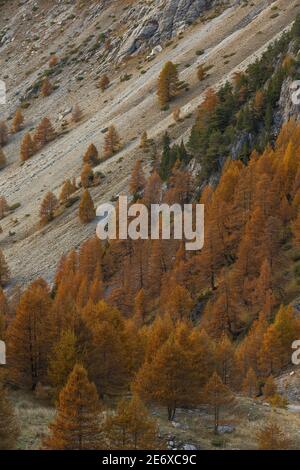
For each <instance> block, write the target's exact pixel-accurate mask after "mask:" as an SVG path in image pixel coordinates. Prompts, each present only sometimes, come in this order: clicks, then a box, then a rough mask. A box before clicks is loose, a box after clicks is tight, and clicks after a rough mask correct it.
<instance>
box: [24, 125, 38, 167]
mask: <svg viewBox="0 0 300 470" xmlns="http://www.w3.org/2000/svg"><path fill="white" fill-rule="evenodd" d="M35 150H36V148H35V144H34V142H33V140H32V138H31V135H30V133H29V132H28V133H27V134H25V135H24V137H23V139H22V142H21V149H20V157H21V161H22V162H24V161H26V160H28V158H30V157H32V156H33V155H34V153H35Z"/></svg>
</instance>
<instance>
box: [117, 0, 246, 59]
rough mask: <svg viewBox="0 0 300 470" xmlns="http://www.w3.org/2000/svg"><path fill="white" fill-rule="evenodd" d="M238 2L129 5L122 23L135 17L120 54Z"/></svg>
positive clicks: (171, 0) (174, 0)
mask: <svg viewBox="0 0 300 470" xmlns="http://www.w3.org/2000/svg"><path fill="white" fill-rule="evenodd" d="M233 3H235V4H237V3H239V2H236V1H231V0H157V1H156V2H154V5H153V4H151V6H145V5H143V4H140V3H138V4H136V5H134V6H132V7H131V8H130V9H129V10H128V11H127V14H126V15H125V17H124V23H128V22H129V21H131V20H137V25H136V26H135V27H133V29H131V30H129V31H128V33H127V35H126V36H127V37H126V39H125V41H124V44H123V45H122V47H121V51H120V55H121V56H123V55H128V54H132V53H134V52H136V51H137V50H140V49H142V48H145V47H149V45H151V46H155V45H157V44H159V43H160V42H163V41H166V40H168V39H170V38H172V37H173V36H175V35H176V34H177V33H178V32H180V31H182V30H183V29H185V27H186V26H188V25H191V24H193V23H194V22H195V21H196V20H197V19H198V18H199V17H201V15H203V14H204V13H206V12H207V11H208V10H210V9H213V8H215V9H216V10H215V13H216V12H217V11H218V10H217V8H226V7H227V6H230V5H231V4H233Z"/></svg>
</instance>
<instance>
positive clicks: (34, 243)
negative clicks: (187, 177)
mask: <svg viewBox="0 0 300 470" xmlns="http://www.w3.org/2000/svg"><path fill="white" fill-rule="evenodd" d="M118 3H119V2H113V1H112V2H101V3H100V4H98V2H92V3H91V5H90V6H89V7H88V8H86V7H85V6H84V4H83V2H57V4H56V5H52V6H49V2H38V4H36V5H35V3H34V2H31V1H28V2H22V6H18V7H17V6H16V3H15V2H9V5H8V6H2V9H3V11H4V12H5V13H4V14H3V15H1V22H2V24H1V30H2V33H1V36H2V40H1V42H2V47H1V56H0V60H1V69H2V70H3V71H4V72H3V73H2V75H3V77H2V78H4V79H5V81H6V84H7V90H8V100H7V106H6V107H2V109H1V115H2V117H4V118H8V119H10V118H11V116H12V115H13V113H14V111H15V110H16V108H17V107H18V106H19V105H20V103H21V106H22V107H23V108H24V115H25V128H24V130H23V131H21V132H20V133H18V134H17V135H15V136H11V138H10V141H9V144H8V145H7V146H6V147H5V153H6V156H7V159H8V162H9V165H8V166H7V167H6V168H5V169H4V170H2V172H1V181H0V193H1V195H4V196H5V197H6V198H7V200H8V202H9V204H10V205H15V204H19V203H20V207H19V208H17V209H16V210H15V211H14V213H13V215H12V216H8V217H6V218H5V219H4V220H3V221H2V224H1V225H2V228H3V234H2V235H1V245H2V247H3V249H4V250H5V254H6V256H7V259H8V262H9V265H10V266H11V270H12V277H13V282H20V283H24V282H27V281H28V280H30V279H33V278H35V277H36V276H38V275H41V276H43V277H45V278H46V279H48V280H51V278H52V275H53V271H54V268H55V265H56V262H57V260H58V259H59V257H60V256H61V255H62V254H63V253H65V252H66V251H68V250H69V249H70V248H72V247H77V246H79V244H80V243H81V242H82V241H83V240H84V239H86V238H87V237H89V236H90V235H92V234H93V232H94V229H95V227H94V225H93V224H90V225H89V226H85V227H82V226H80V225H79V224H78V220H77V204H75V205H74V206H72V207H71V208H69V209H68V210H66V211H65V212H64V213H63V214H62V215H60V216H59V217H57V218H56V219H55V221H53V223H51V224H50V225H49V226H47V227H46V228H44V229H40V228H38V227H37V225H36V224H37V221H38V207H39V204H40V202H41V199H42V197H43V196H44V194H45V193H46V192H47V191H49V190H51V191H54V192H55V193H56V194H58V193H59V190H60V188H61V185H62V183H63V181H64V179H66V178H71V177H78V176H79V174H80V169H81V158H82V155H83V153H84V151H85V150H86V147H87V146H88V144H90V143H92V142H93V143H94V144H95V145H96V146H97V147H98V148H99V150H100V153H101V151H102V147H103V139H104V131H105V129H106V128H107V126H108V125H110V124H111V123H114V124H115V125H116V127H117V129H118V131H119V133H120V135H121V137H122V138H123V141H124V144H125V146H124V149H123V150H122V151H121V152H120V153H119V154H118V155H116V156H115V157H113V158H111V159H109V160H107V161H105V162H104V163H102V164H101V165H100V166H99V168H96V170H100V171H101V172H102V173H103V174H104V175H105V178H104V179H103V181H102V182H101V185H100V187H98V188H95V189H92V194H93V198H94V201H95V203H96V204H97V203H100V202H102V201H109V200H110V198H111V197H112V195H114V194H116V193H119V192H120V191H124V190H125V191H126V187H127V182H128V177H129V174H130V171H131V167H132V163H133V162H134V161H135V160H136V158H137V155H138V153H139V150H138V143H139V136H140V135H141V133H142V132H143V131H144V130H147V131H148V134H149V136H150V137H151V138H154V139H155V140H156V141H157V143H158V145H160V138H161V135H162V133H163V132H164V131H165V130H166V129H168V128H170V126H172V123H173V118H172V108H173V107H174V106H176V107H177V106H180V107H181V108H182V115H183V116H184V117H185V119H184V121H183V122H182V123H181V124H180V125H178V126H175V127H171V128H170V134H171V137H172V139H174V140H176V139H179V138H180V137H181V136H185V135H187V132H188V130H189V128H190V127H191V125H192V123H193V116H192V113H193V111H194V110H195V109H196V108H197V106H198V105H199V103H200V102H201V100H202V99H203V96H202V94H203V92H204V91H205V90H206V89H207V87H208V86H210V85H216V86H219V85H220V84H221V83H223V82H224V81H225V80H226V79H227V78H228V77H230V76H231V75H232V74H233V73H234V72H235V71H237V70H241V69H244V68H245V67H246V66H247V64H249V63H250V62H251V61H253V60H254V59H255V58H256V57H257V56H259V55H260V54H261V53H262V51H263V50H264V49H265V48H266V47H267V46H268V43H269V41H272V40H274V38H275V37H276V36H277V35H278V34H280V33H281V32H282V31H283V29H285V28H288V27H289V26H290V24H291V22H292V20H293V19H294V17H295V14H296V11H297V9H298V5H297V2H296V1H293V2H289V3H288V5H287V4H286V2H284V1H278V2H276V8H277V9H276V10H274V8H275V7H274V5H273V2H267V1H255V2H248V3H247V4H245V2H241V4H240V2H233V3H232V5H231V6H230V5H229V4H228V3H229V2H200V1H199V2H175V1H169V2H149V5H148V6H147V5H144V3H138V2H124V7H123V8H124V10H123V13H122V15H121V16H120V15H119V9H118V5H117V4H118ZM221 4H222V5H221ZM209 7H212V9H209ZM161 11H162V12H163V15H160V14H159V13H158V12H161ZM274 11H276V14H274ZM117 13H118V14H117ZM157 17H159V20H157V21H158V23H155V21H156V20H155V18H157ZM166 18H168V19H169V20H170V23H168V21H166ZM171 19H172V22H171ZM134 22H136V23H138V24H139V25H144V26H145V29H146V32H145V31H144V32H143V29H142V27H141V26H136V27H134ZM191 23H192V24H191ZM149 24H150V25H151V24H152V25H153V28H152V29H151V27H150V29H147V28H149ZM154 25H155V28H156V26H157V28H156V29H155V31H154ZM28 26H30V27H29V28H28ZM145 35H146V36H145ZM147 35H149V38H148V37H147ZM141 37H143V38H144V37H147V40H146V41H142V40H141V39H140V38H141ZM168 41H169V42H168ZM132 44H135V46H134V48H132ZM158 44H160V45H161V47H162V51H161V52H158V51H159V50H160V49H158V50H157V52H153V57H151V60H150V59H149V58H148V59H147V57H148V55H149V54H150V53H151V50H152V48H153V46H155V45H158ZM237 45H238V46H237ZM138 46H139V47H138ZM202 50H203V51H204V53H203V54H202V55H200V56H199V55H197V51H202ZM53 53H55V54H56V55H57V56H58V57H59V59H60V63H59V65H58V66H56V67H54V69H53V70H51V75H50V77H51V80H52V81H53V83H54V84H55V88H56V89H55V91H54V93H52V94H51V96H49V97H47V98H41V97H40V96H39V93H38V89H39V86H38V83H39V80H40V77H41V76H42V75H43V74H45V73H47V71H49V67H48V61H49V58H50V57H51V54H53ZM167 60H173V61H176V63H178V64H179V71H180V79H181V80H184V81H185V82H187V83H188V84H189V88H188V91H186V92H184V93H183V94H182V95H181V96H180V97H178V99H177V100H176V101H175V102H174V105H172V107H171V109H170V110H169V111H164V112H163V111H160V110H159V107H158V105H157V98H156V81H157V77H158V74H159V72H160V70H161V68H162V65H163V64H164V63H165V62H166V61H167ZM204 62H205V64H206V65H207V66H213V68H211V70H210V74H209V77H208V79H207V80H206V81H205V82H204V83H203V84H202V83H199V82H197V77H196V68H197V66H198V64H201V63H204ZM16 71H17V72H16ZM104 71H106V72H107V73H109V75H110V78H111V84H110V87H109V88H108V90H106V92H105V93H104V94H102V93H101V92H100V90H99V89H98V88H97V87H96V84H97V79H98V78H99V77H100V76H101V75H102V74H103V72H104ZM126 76H127V79H126V80H123V81H121V80H120V77H126ZM128 78H130V79H129V80H128ZM75 103H80V106H81V107H82V110H83V112H84V118H83V121H82V122H81V123H79V124H78V125H74V124H70V123H69V121H70V119H69V118H70V113H69V112H70V110H71V108H72V106H74V105H75ZM25 108H26V109H25ZM45 116H48V117H49V118H50V119H51V121H52V123H54V125H55V127H56V129H57V131H58V132H59V133H60V136H59V138H57V139H56V140H55V141H54V142H53V144H51V146H47V147H45V148H44V149H43V150H42V151H41V152H39V153H38V154H37V155H35V156H34V157H33V158H32V159H30V160H29V161H27V162H26V163H25V164H23V165H22V166H20V160H19V149H20V143H21V140H22V137H23V135H24V133H26V132H27V131H28V130H30V129H32V128H34V127H35V126H36V125H37V124H38V123H39V122H40V120H41V119H42V118H43V117H45ZM65 120H66V121H67V123H65V122H64V121H65ZM62 123H64V126H63V131H62ZM144 158H145V157H144ZM145 166H146V167H147V161H146V160H145ZM12 234H13V235H12Z"/></svg>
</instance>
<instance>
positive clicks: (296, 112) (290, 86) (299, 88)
mask: <svg viewBox="0 0 300 470" xmlns="http://www.w3.org/2000/svg"><path fill="white" fill-rule="evenodd" d="M297 103H299V104H297ZM291 118H295V119H296V120H299V119H300V81H298V82H293V81H292V80H291V79H287V80H285V82H284V83H283V86H282V89H281V95H280V100H279V117H278V116H277V119H276V121H278V126H281V125H282V123H284V122H287V121H288V120H289V119H291Z"/></svg>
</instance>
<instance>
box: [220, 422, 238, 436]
mask: <svg viewBox="0 0 300 470" xmlns="http://www.w3.org/2000/svg"><path fill="white" fill-rule="evenodd" d="M234 431H235V427H234V426H232V425H231V424H224V425H223V426H218V432H219V433H220V434H231V433H233V432H234Z"/></svg>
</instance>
